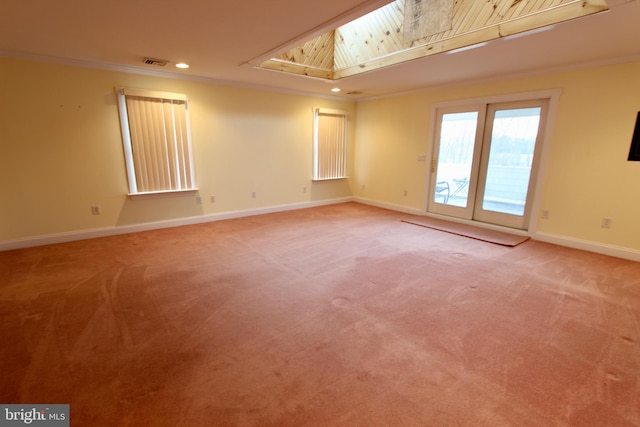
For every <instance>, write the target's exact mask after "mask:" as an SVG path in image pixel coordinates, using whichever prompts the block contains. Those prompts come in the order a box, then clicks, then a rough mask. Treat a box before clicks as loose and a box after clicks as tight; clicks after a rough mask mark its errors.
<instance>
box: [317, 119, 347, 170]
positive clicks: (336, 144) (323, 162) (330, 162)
mask: <svg viewBox="0 0 640 427" xmlns="http://www.w3.org/2000/svg"><path fill="white" fill-rule="evenodd" d="M346 177H347V113H346V112H344V111H339V110H329V109H324V108H316V109H315V110H314V124H313V179H314V180H317V181H318V180H325V179H338V178H346Z"/></svg>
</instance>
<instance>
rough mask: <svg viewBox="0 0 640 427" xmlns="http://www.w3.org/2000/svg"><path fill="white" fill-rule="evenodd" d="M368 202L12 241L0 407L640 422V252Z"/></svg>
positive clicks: (158, 417) (319, 418)
mask: <svg viewBox="0 0 640 427" xmlns="http://www.w3.org/2000/svg"><path fill="white" fill-rule="evenodd" d="M404 217H406V215H404V214H402V213H397V212H392V211H388V210H384V209H379V208H375V207H371V206H365V205H360V204H357V203H345V204H339V205H331V206H324V207H319V208H313V209H303V210H298V211H290V212H282V213H275V214H269V215H262V216H255V217H247V218H240V219H233V220H225V221H219V222H213V223H207V224H199V225H194V226H186V227H179V228H171V229H163V230H154V231H149V232H143V233H136V234H130V235H122V236H114V237H107V238H101V239H92V240H85V241H80V242H71V243H65V244H59V245H51V246H43V247H37V248H30V249H23V250H15V251H8V252H2V253H0V339H1V341H2V346H0V363H1V371H2V375H1V376H0V402H2V403H24V404H38V403H49V404H51V403H61V404H69V405H70V414H71V425H72V426H83V427H84V426H491V427H495V426H617V427H618V426H640V263H636V262H632V261H627V260H622V259H617V258H611V257H607V256H603V255H598V254H593V253H588V252H582V251H578V250H573V249H569V248H563V247H558V246H554V245H550V244H546V243H541V242H536V241H531V240H529V241H527V242H524V243H522V244H520V245H518V246H516V247H505V246H500V245H495V244H491V243H486V242H483V241H479V240H474V239H469V238H466V237H461V236H457V235H454V234H450V233H443V232H441V231H437V230H433V229H429V228H424V227H416V226H415V225H412V224H408V223H405V222H402V221H401V219H402V218H404Z"/></svg>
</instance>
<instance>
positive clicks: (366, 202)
mask: <svg viewBox="0 0 640 427" xmlns="http://www.w3.org/2000/svg"><path fill="white" fill-rule="evenodd" d="M353 201H354V202H358V203H362V204H363V205H369V206H375V207H377V208H383V209H389V210H391V211H397V212H404V213H408V214H411V215H424V212H423V211H422V209H416V208H410V207H407V206H402V205H396V204H393V203H386V202H380V201H378V200H372V199H365V198H364V197H353Z"/></svg>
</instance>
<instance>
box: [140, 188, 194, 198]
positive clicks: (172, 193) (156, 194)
mask: <svg viewBox="0 0 640 427" xmlns="http://www.w3.org/2000/svg"><path fill="white" fill-rule="evenodd" d="M197 192H198V189H197V188H192V189H189V190H169V191H149V192H146V193H129V198H130V199H131V200H141V199H158V198H163V197H184V196H194V195H195V194H196V193H197Z"/></svg>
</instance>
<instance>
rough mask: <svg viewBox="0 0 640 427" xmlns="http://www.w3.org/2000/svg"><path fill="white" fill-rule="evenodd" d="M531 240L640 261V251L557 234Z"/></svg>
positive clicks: (535, 236)
mask: <svg viewBox="0 0 640 427" xmlns="http://www.w3.org/2000/svg"><path fill="white" fill-rule="evenodd" d="M531 238H532V239H533V240H538V241H540V242H545V243H553V244H554V245H560V246H566V247H569V248H574V249H581V250H583V251H588V252H595V253H598V254H602V255H609V256H612V257H616V258H623V259H628V260H631V261H640V251H639V250H637V249H632V248H626V247H623V246H614V245H607V244H605V243H598V242H592V241H589V240H581V239H575V238H573V237H567V236H560V235H557V234H550V233H543V232H538V233H535V234H534V235H533V236H532V237H531Z"/></svg>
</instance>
